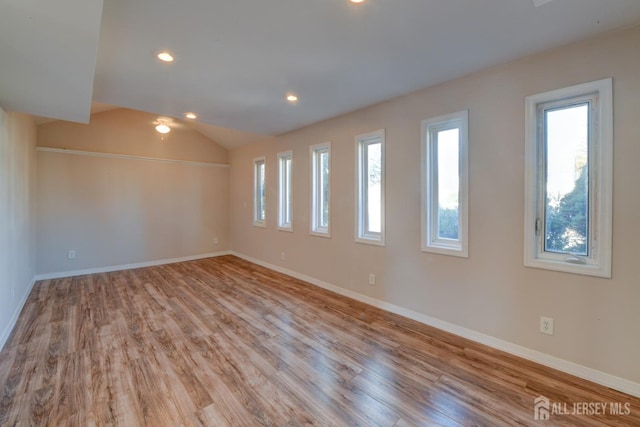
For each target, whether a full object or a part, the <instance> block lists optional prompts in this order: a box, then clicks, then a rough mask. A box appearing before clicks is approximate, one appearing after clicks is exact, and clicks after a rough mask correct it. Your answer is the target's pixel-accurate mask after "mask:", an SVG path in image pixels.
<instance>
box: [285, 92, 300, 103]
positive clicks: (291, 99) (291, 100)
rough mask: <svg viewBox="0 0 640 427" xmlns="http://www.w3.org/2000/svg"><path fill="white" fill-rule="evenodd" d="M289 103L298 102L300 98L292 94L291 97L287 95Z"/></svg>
mask: <svg viewBox="0 0 640 427" xmlns="http://www.w3.org/2000/svg"><path fill="white" fill-rule="evenodd" d="M286 99H287V101H289V102H296V101H297V100H298V97H297V96H296V95H294V94H292V93H290V94H289V95H287V98H286Z"/></svg>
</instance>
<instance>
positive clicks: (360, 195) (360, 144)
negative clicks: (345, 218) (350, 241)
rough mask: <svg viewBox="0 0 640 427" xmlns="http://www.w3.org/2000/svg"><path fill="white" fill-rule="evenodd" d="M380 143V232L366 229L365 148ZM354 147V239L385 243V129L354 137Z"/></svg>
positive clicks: (366, 166)
mask: <svg viewBox="0 0 640 427" xmlns="http://www.w3.org/2000/svg"><path fill="white" fill-rule="evenodd" d="M371 143H376V144H377V143H380V144H381V146H380V152H381V156H380V187H381V188H380V192H381V193H380V232H374V231H370V230H368V215H367V206H368V204H369V202H368V193H367V191H366V190H367V189H368V172H369V168H368V165H367V148H368V146H369V144H371ZM355 147H356V168H355V170H356V233H355V241H356V242H358V243H367V244H371V245H378V246H384V244H385V130H384V129H381V130H377V131H374V132H369V133H365V134H362V135H358V136H356V137H355Z"/></svg>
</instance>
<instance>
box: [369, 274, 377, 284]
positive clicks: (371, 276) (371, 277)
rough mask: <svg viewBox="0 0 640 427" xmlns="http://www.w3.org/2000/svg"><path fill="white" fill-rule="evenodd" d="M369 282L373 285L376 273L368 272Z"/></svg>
mask: <svg viewBox="0 0 640 427" xmlns="http://www.w3.org/2000/svg"><path fill="white" fill-rule="evenodd" d="M369 284H370V285H371V286H373V285H375V284H376V275H375V274H373V273H370V274H369Z"/></svg>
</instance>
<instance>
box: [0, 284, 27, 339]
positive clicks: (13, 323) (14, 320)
mask: <svg viewBox="0 0 640 427" xmlns="http://www.w3.org/2000/svg"><path fill="white" fill-rule="evenodd" d="M35 283H36V278H35V277H34V278H33V279H31V283H30V284H29V286H28V287H27V290H26V291H25V293H24V295H22V298H20V302H19V303H18V305H17V306H16V309H15V311H14V312H13V316H11V319H10V320H9V323H8V324H7V326H6V327H5V328H4V331H2V335H0V350H2V349H3V348H4V345H5V344H6V343H7V340H8V339H9V335H11V332H12V331H13V328H15V326H16V323H17V322H18V317H20V313H21V312H22V308H23V307H24V305H25V304H26V302H27V298H29V294H31V290H32V289H33V285H35Z"/></svg>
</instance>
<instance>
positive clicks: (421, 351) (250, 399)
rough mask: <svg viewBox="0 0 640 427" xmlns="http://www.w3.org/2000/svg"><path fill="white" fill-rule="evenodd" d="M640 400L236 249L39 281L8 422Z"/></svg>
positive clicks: (371, 416)
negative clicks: (295, 275) (239, 254)
mask: <svg viewBox="0 0 640 427" xmlns="http://www.w3.org/2000/svg"><path fill="white" fill-rule="evenodd" d="M539 395H544V396H546V397H548V398H549V399H551V401H553V402H564V403H567V405H568V407H569V408H571V407H572V404H573V402H585V401H586V402H622V403H629V404H631V407H630V409H631V414H630V415H627V416H611V415H607V416H593V417H591V418H588V417H584V416H580V417H576V416H554V415H552V416H551V421H550V422H545V423H543V425H581V426H597V425H635V426H638V425H640V399H636V398H632V397H630V396H627V395H624V394H622V393H618V392H615V391H613V390H610V389H607V388H605V387H601V386H598V385H595V384H592V383H589V382H586V381H583V380H580V379H577V378H575V377H571V376H569V375H566V374H563V373H560V372H557V371H554V370H551V369H548V368H545V367H542V366H540V365H537V364H534V363H531V362H528V361H525V360H522V359H519V358H517V357H513V356H509V355H506V354H504V353H501V352H499V351H497V350H493V349H491V348H488V347H485V346H482V345H479V344H476V343H473V342H470V341H467V340H464V339H461V338H459V337H456V336H454V335H451V334H448V333H445V332H442V331H439V330H437V329H433V328H430V327H427V326H425V325H422V324H419V323H417V322H414V321H411V320H408V319H405V318H402V317H400V316H396V315H393V314H389V313H386V312H383V311H381V310H378V309H375V308H372V307H370V306H367V305H364V304H361V303H359V302H356V301H353V300H350V299H347V298H344V297H341V296H338V295H335V294H332V293H330V292H327V291H324V290H322V289H319V288H316V287H313V286H311V285H308V284H305V283H304V282H301V281H298V280H296V279H292V278H290V277H288V276H284V275H282V274H279V273H275V272H273V271H270V270H267V269H264V268H262V267H259V266H256V265H254V264H250V263H248V262H245V261H243V260H240V259H238V258H236V257H232V256H225V257H220V258H211V259H206V260H199V261H192V262H185V263H179V264H172V265H165V266H159V267H151V268H143V269H137V270H128V271H121V272H114V273H105V274H94V275H89V276H80V277H74V278H67V279H58V280H46V281H42V282H38V283H37V284H36V285H35V287H34V289H33V291H32V293H31V295H30V296H29V299H28V301H27V303H26V305H25V307H24V310H23V312H22V314H21V315H20V318H19V320H18V323H17V326H16V328H15V329H14V332H13V334H12V336H11V338H10V340H9V342H8V343H7V345H6V346H5V349H4V350H3V351H2V352H0V397H1V401H0V425H2V426H5V425H7V426H14V425H20V426H22V425H25V426H26V425H48V426H65V425H69V426H90V425H98V426H106V425H113V426H115V425H118V426H138V425H147V426H154V427H158V426H182V425H184V426H192V425H193V426H200V425H202V426H260V425H269V426H302V425H320V426H358V425H362V426H398V427H400V426H414V425H415V426H417V425H446V426H458V425H483V426H500V425H536V421H534V418H533V401H534V398H535V397H537V396H539Z"/></svg>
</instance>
